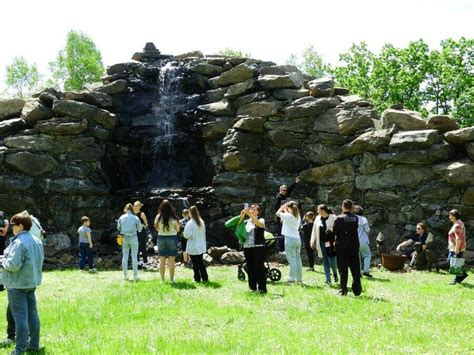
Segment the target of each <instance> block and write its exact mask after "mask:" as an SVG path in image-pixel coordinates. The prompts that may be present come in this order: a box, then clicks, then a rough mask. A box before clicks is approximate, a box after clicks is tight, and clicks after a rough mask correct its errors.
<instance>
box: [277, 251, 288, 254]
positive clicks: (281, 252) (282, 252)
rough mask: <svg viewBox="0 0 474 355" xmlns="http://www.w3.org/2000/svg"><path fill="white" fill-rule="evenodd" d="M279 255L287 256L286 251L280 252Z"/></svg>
mask: <svg viewBox="0 0 474 355" xmlns="http://www.w3.org/2000/svg"><path fill="white" fill-rule="evenodd" d="M278 254H280V255H286V253H285V252H284V251H280V252H279V253H278Z"/></svg>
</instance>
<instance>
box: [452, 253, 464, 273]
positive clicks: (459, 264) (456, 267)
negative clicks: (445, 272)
mask: <svg viewBox="0 0 474 355" xmlns="http://www.w3.org/2000/svg"><path fill="white" fill-rule="evenodd" d="M465 262H466V259H464V258H457V257H455V256H454V257H452V258H451V259H449V273H450V274H451V275H458V276H460V275H462V274H463V273H464V264H465Z"/></svg>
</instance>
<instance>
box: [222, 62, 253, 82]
mask: <svg viewBox="0 0 474 355" xmlns="http://www.w3.org/2000/svg"><path fill="white" fill-rule="evenodd" d="M257 74H258V70H257V67H256V66H255V65H249V64H245V63H242V64H240V65H237V66H236V67H234V68H232V69H230V70H228V71H226V72H224V73H222V74H221V75H220V76H218V77H217V78H216V84H217V86H228V85H232V84H237V83H241V82H243V81H245V80H248V79H251V78H253V77H256V76H257Z"/></svg>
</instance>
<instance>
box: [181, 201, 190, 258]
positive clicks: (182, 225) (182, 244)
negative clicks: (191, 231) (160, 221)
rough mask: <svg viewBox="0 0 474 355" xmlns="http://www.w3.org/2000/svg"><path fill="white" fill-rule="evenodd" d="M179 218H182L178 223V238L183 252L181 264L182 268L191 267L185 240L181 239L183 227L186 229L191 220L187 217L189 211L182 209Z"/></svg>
mask: <svg viewBox="0 0 474 355" xmlns="http://www.w3.org/2000/svg"><path fill="white" fill-rule="evenodd" d="M181 216H183V219H181V220H180V221H179V238H180V241H181V251H182V252H183V263H184V266H187V267H189V266H190V265H191V258H190V256H189V255H188V253H186V244H187V241H188V240H187V239H186V238H184V237H183V231H184V227H186V223H188V221H189V220H190V219H191V218H190V217H189V211H188V210H187V209H184V210H183V212H182V213H181Z"/></svg>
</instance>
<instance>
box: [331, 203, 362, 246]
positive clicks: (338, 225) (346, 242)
mask: <svg viewBox="0 0 474 355" xmlns="http://www.w3.org/2000/svg"><path fill="white" fill-rule="evenodd" d="M358 226H359V220H358V219H357V216H356V215H355V214H353V213H350V212H344V213H342V214H340V215H339V216H337V218H336V221H335V222H334V234H335V235H336V250H337V249H351V250H353V251H354V250H359V235H358V233H357V228H358Z"/></svg>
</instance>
